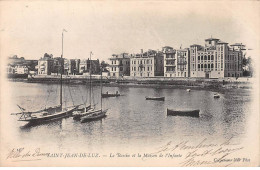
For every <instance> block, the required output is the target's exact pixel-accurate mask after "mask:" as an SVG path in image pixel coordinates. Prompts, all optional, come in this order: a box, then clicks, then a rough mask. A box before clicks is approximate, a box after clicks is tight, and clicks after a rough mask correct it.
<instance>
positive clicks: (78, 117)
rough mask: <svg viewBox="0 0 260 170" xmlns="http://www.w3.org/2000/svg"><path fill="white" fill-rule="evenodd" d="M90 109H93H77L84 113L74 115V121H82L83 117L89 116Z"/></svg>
mask: <svg viewBox="0 0 260 170" xmlns="http://www.w3.org/2000/svg"><path fill="white" fill-rule="evenodd" d="M90 109H91V107H90V106H88V107H86V109H85V108H82V109H77V111H80V112H82V113H80V114H75V115H72V116H73V119H74V120H80V118H81V117H83V116H86V115H88V111H89V110H90Z"/></svg>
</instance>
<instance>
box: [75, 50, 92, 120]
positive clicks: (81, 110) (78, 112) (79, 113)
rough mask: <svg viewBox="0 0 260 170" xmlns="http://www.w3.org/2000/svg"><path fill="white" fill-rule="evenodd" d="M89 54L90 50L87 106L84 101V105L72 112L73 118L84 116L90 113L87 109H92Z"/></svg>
mask: <svg viewBox="0 0 260 170" xmlns="http://www.w3.org/2000/svg"><path fill="white" fill-rule="evenodd" d="M91 55H92V52H90V60H89V64H90V65H89V89H90V93H89V105H88V106H87V104H86V103H85V105H83V106H84V107H83V108H79V109H77V110H76V111H74V112H73V119H74V120H80V118H81V117H83V116H86V115H88V114H90V113H89V112H88V111H89V110H93V108H92V106H91V93H92V81H91Z"/></svg>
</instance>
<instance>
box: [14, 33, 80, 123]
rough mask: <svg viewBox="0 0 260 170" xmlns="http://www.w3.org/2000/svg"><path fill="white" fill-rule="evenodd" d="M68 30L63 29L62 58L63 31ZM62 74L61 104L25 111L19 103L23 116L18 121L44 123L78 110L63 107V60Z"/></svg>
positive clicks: (74, 107)
mask: <svg viewBox="0 0 260 170" xmlns="http://www.w3.org/2000/svg"><path fill="white" fill-rule="evenodd" d="M64 31H66V30H63V31H62V55H61V59H62V57H63V32H64ZM60 70H61V76H60V105H58V106H54V107H48V108H45V109H42V110H38V111H25V109H24V108H22V107H21V106H19V105H18V107H19V108H20V109H21V111H22V112H21V113H19V114H21V116H20V118H19V120H18V121H26V122H29V123H32V124H34V123H37V124H38V123H44V122H48V121H53V120H60V119H62V118H65V117H69V116H71V115H72V113H73V111H74V110H76V109H77V108H78V107H79V105H78V106H71V107H66V108H62V71H63V62H61V67H60Z"/></svg>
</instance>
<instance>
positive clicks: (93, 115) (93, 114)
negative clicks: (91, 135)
mask: <svg viewBox="0 0 260 170" xmlns="http://www.w3.org/2000/svg"><path fill="white" fill-rule="evenodd" d="M107 111H108V109H106V110H102V109H100V110H94V111H90V112H89V114H88V115H86V116H84V117H82V118H81V123H85V122H90V121H95V120H100V119H102V118H105V117H106V116H107V115H106V112H107Z"/></svg>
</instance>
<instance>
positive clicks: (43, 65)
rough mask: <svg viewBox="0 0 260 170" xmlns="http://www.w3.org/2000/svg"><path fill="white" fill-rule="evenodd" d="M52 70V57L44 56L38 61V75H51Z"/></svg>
mask: <svg viewBox="0 0 260 170" xmlns="http://www.w3.org/2000/svg"><path fill="white" fill-rule="evenodd" d="M53 68H54V59H53V56H52V55H44V57H43V58H40V59H39V60H38V75H51V73H52V72H53Z"/></svg>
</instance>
